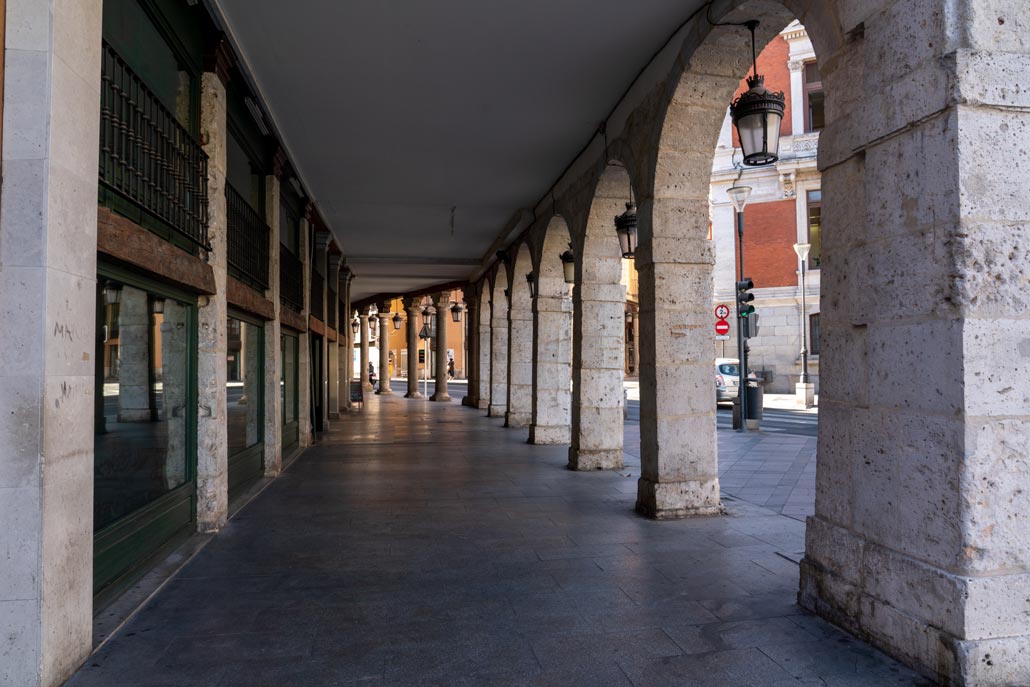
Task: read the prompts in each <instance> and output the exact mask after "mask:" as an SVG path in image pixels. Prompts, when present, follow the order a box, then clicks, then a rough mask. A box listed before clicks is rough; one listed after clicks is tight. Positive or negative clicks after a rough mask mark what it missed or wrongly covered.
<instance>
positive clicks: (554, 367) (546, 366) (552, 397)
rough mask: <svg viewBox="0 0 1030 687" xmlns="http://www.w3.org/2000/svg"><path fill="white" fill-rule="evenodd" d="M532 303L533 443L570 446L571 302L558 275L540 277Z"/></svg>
mask: <svg viewBox="0 0 1030 687" xmlns="http://www.w3.org/2000/svg"><path fill="white" fill-rule="evenodd" d="M537 289H539V293H538V294H537V297H536V301H535V302H534V304H533V332H534V336H533V360H534V365H533V422H532V424H531V425H530V426H529V443H531V444H567V443H569V442H570V440H571V428H570V421H571V414H572V393H571V386H572V337H571V336H570V329H571V325H572V300H571V299H569V298H568V297H567V296H566V293H567V291H568V287H567V286H566V284H565V280H564V278H563V277H562V276H561V275H560V274H559V275H558V276H553V275H543V274H542V275H540V276H539V277H538V285H537Z"/></svg>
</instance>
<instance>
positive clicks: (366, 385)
mask: <svg viewBox="0 0 1030 687" xmlns="http://www.w3.org/2000/svg"><path fill="white" fill-rule="evenodd" d="M361 388H362V390H364V391H372V390H373V389H375V387H374V386H372V385H371V384H368V383H367V382H366V383H365V384H362V385H361Z"/></svg>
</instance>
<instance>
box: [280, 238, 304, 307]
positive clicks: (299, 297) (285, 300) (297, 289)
mask: <svg viewBox="0 0 1030 687" xmlns="http://www.w3.org/2000/svg"><path fill="white" fill-rule="evenodd" d="M279 300H280V301H281V302H282V304H283V305H285V306H287V307H289V308H291V309H292V310H296V311H297V312H301V311H303V310H304V265H303V263H301V261H300V258H298V257H297V256H296V255H294V254H293V253H291V252H290V251H289V250H287V249H286V248H285V247H284V246H282V245H280V246H279Z"/></svg>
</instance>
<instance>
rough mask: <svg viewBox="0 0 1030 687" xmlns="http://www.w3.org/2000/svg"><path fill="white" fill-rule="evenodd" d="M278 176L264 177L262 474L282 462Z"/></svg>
mask: <svg viewBox="0 0 1030 687" xmlns="http://www.w3.org/2000/svg"><path fill="white" fill-rule="evenodd" d="M279 193H280V188H279V178H278V177H276V176H275V175H269V176H268V177H266V178H265V221H266V222H267V223H268V229H269V231H268V256H269V260H268V289H266V291H265V298H267V299H268V300H269V301H270V302H271V303H272V319H271V320H269V321H268V322H265V374H264V384H265V398H264V401H265V418H264V423H265V433H264V443H265V455H264V462H265V474H266V475H268V476H270V477H274V476H276V475H278V474H279V473H280V472H281V471H282V465H283V399H282V390H281V388H280V380H281V379H282V375H283V367H282V366H283V349H282V326H281V325H280V324H279V313H280V312H281V310H282V304H281V303H280V302H279V290H280V284H279V250H280V249H279V242H280V238H279V237H280V231H281V227H280V225H279V203H280V200H279Z"/></svg>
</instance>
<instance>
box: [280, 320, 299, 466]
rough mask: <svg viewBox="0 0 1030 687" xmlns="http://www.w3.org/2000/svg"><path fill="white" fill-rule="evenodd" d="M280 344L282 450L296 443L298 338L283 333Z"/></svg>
mask: <svg viewBox="0 0 1030 687" xmlns="http://www.w3.org/2000/svg"><path fill="white" fill-rule="evenodd" d="M280 341H281V344H282V377H281V378H280V381H279V390H280V393H281V400H282V406H283V451H284V453H285V451H286V449H288V448H290V447H292V446H293V445H294V444H296V443H297V436H298V435H297V403H298V399H297V350H298V348H297V347H298V344H299V342H298V339H297V337H296V336H293V335H291V334H283V335H282V338H281V340H280Z"/></svg>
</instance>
